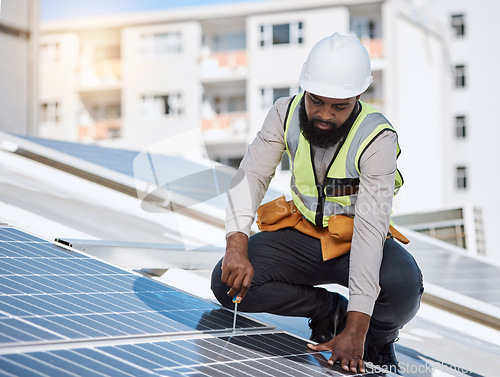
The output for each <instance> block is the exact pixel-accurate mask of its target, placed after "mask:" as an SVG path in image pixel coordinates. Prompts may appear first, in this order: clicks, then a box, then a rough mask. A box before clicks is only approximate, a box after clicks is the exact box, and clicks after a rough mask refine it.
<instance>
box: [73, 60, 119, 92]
mask: <svg viewBox="0 0 500 377" xmlns="http://www.w3.org/2000/svg"><path fill="white" fill-rule="evenodd" d="M121 78H122V64H121V59H108V60H101V61H95V62H82V63H80V67H79V80H80V86H82V87H95V86H100V85H116V84H118V83H120V80H121Z"/></svg>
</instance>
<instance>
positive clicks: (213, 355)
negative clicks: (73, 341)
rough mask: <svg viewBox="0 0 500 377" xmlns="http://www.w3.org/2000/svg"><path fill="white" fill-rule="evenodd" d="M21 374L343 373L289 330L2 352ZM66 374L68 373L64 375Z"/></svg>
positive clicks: (0, 360)
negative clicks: (18, 352) (12, 352)
mask: <svg viewBox="0 0 500 377" xmlns="http://www.w3.org/2000/svg"><path fill="white" fill-rule="evenodd" d="M0 365H2V369H3V370H4V371H6V372H9V373H13V374H15V375H23V376H25V375H26V376H27V375H33V376H40V375H42V373H43V374H46V375H58V376H59V375H66V374H64V373H65V372H68V371H71V372H72V373H75V374H78V375H85V376H87V375H88V376H93V375H103V374H104V375H110V376H120V375H121V376H125V375H133V376H186V375H197V376H218V375H223V376H225V375H229V376H273V377H274V376H316V375H321V374H322V373H325V375H329V376H342V375H346V374H347V373H345V372H343V371H341V370H340V368H339V367H338V366H335V367H333V368H332V367H330V366H328V365H327V363H326V360H325V358H324V357H322V356H321V354H319V353H316V352H311V351H309V350H308V349H307V347H306V343H305V341H303V340H300V339H297V338H295V337H293V336H291V335H288V334H286V333H280V332H277V333H271V334H257V335H236V336H232V337H225V338H217V337H210V338H197V339H181V340H178V339H172V340H168V341H155V342H140V341H139V342H135V343H133V344H123V345H112V346H103V347H92V348H75V349H67V350H55V351H46V352H29V353H25V354H22V355H20V354H10V355H3V356H0ZM60 373H62V374H60Z"/></svg>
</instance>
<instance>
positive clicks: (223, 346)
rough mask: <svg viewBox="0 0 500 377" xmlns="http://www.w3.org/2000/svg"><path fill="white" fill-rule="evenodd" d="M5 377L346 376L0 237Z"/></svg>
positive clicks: (209, 313)
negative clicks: (76, 376)
mask: <svg viewBox="0 0 500 377" xmlns="http://www.w3.org/2000/svg"><path fill="white" fill-rule="evenodd" d="M0 289H1V291H0V377H1V376H23V377H24V376H51V377H52V376H75V375H78V376H185V375H200V376H214V375H229V376H240V375H242V376H243V375H244V376H311V375H321V374H325V375H329V376H341V375H345V374H346V373H345V372H342V371H341V369H340V368H339V367H338V366H335V367H331V366H329V365H328V364H327V363H326V359H325V357H324V356H323V355H322V354H321V353H318V352H312V351H310V350H308V348H307V347H306V342H305V341H304V340H301V339H298V338H295V337H293V336H291V335H288V334H286V333H284V332H279V331H276V330H274V328H273V327H270V326H268V325H266V324H263V323H260V322H256V321H254V320H252V319H250V318H248V317H245V316H241V315H240V316H238V319H237V329H238V331H237V332H231V327H232V321H233V313H232V312H230V311H228V310H226V309H223V308H221V307H220V306H219V305H215V304H213V303H211V302H208V301H205V300H201V299H199V298H196V297H194V296H191V295H189V294H186V293H184V292H181V291H178V290H176V289H174V288H172V287H169V286H166V285H164V284H161V283H159V282H157V281H154V280H151V279H148V278H146V277H144V276H140V275H136V274H133V273H131V272H128V271H125V270H123V269H120V268H117V267H114V266H111V265H109V264H107V263H105V262H102V261H99V260H96V259H93V258H91V257H88V256H86V255H84V254H81V253H79V252H74V251H72V250H69V249H67V248H65V247H58V246H56V245H52V244H51V243H49V242H46V241H44V240H42V239H39V238H36V237H32V236H30V235H29V234H26V233H24V232H20V231H18V230H16V229H13V228H10V227H0Z"/></svg>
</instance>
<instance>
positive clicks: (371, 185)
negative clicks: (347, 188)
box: [226, 97, 397, 315]
mask: <svg viewBox="0 0 500 377" xmlns="http://www.w3.org/2000/svg"><path fill="white" fill-rule="evenodd" d="M290 100H291V97H285V98H280V99H278V100H277V101H276V103H275V104H274V106H273V107H272V108H271V110H270V111H269V113H268V114H267V117H266V119H265V120H264V124H263V126H262V129H261V130H260V131H259V132H258V133H257V136H256V138H255V139H254V141H253V142H252V143H251V144H250V145H249V147H248V150H247V153H246V154H245V157H244V158H243V160H242V162H241V165H240V168H239V170H238V174H237V179H235V180H234V182H235V184H234V185H233V186H232V188H231V189H230V191H229V193H228V206H227V209H226V234H230V233H232V232H243V233H245V234H247V235H249V234H250V227H251V225H252V223H253V221H254V219H255V214H256V211H257V208H258V206H259V205H260V203H261V201H262V198H263V197H264V195H265V193H266V191H267V188H268V186H269V183H270V181H271V179H272V177H274V172H275V169H276V167H277V166H278V164H279V163H280V161H281V157H282V155H283V152H284V151H285V149H286V148H285V137H284V126H283V124H284V120H285V116H286V111H287V107H288V104H289V102H290ZM336 147H337V146H333V147H331V148H328V149H321V148H314V150H313V154H314V158H315V166H317V167H321V166H323V165H324V164H322V163H321V162H322V161H323V160H324V159H327V160H328V161H331V159H332V158H333V155H334V152H335V150H336ZM396 149H397V136H396V134H395V133H394V132H391V131H389V132H384V133H382V134H381V135H380V136H378V137H377V138H376V139H375V140H374V141H373V142H372V143H371V144H370V146H369V147H368V148H367V149H366V151H365V152H364V153H363V155H362V156H361V159H360V173H361V174H360V177H359V178H360V185H359V191H358V199H357V202H356V204H355V212H356V215H355V217H354V233H353V237H352V244H351V253H350V267H349V306H348V310H349V311H358V312H362V313H365V314H368V315H371V314H372V312H373V307H374V304H375V300H376V299H377V297H378V294H379V292H380V287H379V271H380V265H381V262H382V249H383V245H384V241H385V238H386V235H387V230H388V228H389V221H390V214H391V208H392V198H393V194H394V178H395V172H396ZM315 173H316V175H317V176H318V177H324V176H325V172H322V171H316V172H315Z"/></svg>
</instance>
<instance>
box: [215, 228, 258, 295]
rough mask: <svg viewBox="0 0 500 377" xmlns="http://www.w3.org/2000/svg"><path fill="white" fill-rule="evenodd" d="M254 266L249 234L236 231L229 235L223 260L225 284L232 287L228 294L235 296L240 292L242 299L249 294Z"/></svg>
mask: <svg viewBox="0 0 500 377" xmlns="http://www.w3.org/2000/svg"><path fill="white" fill-rule="evenodd" d="M253 272H254V271H253V266H252V264H251V263H250V261H249V260H248V236H247V235H246V234H244V233H240V232H236V233H233V234H231V235H230V236H229V237H227V245H226V254H225V255H224V258H223V260H222V277H221V280H222V282H223V283H224V284H226V285H227V286H228V287H230V289H229V291H228V292H227V295H228V296H229V297H231V298H233V297H234V296H235V295H236V294H238V297H237V300H238V301H241V300H243V298H244V297H245V295H246V294H247V291H248V289H249V288H250V284H251V283H252V278H253Z"/></svg>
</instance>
